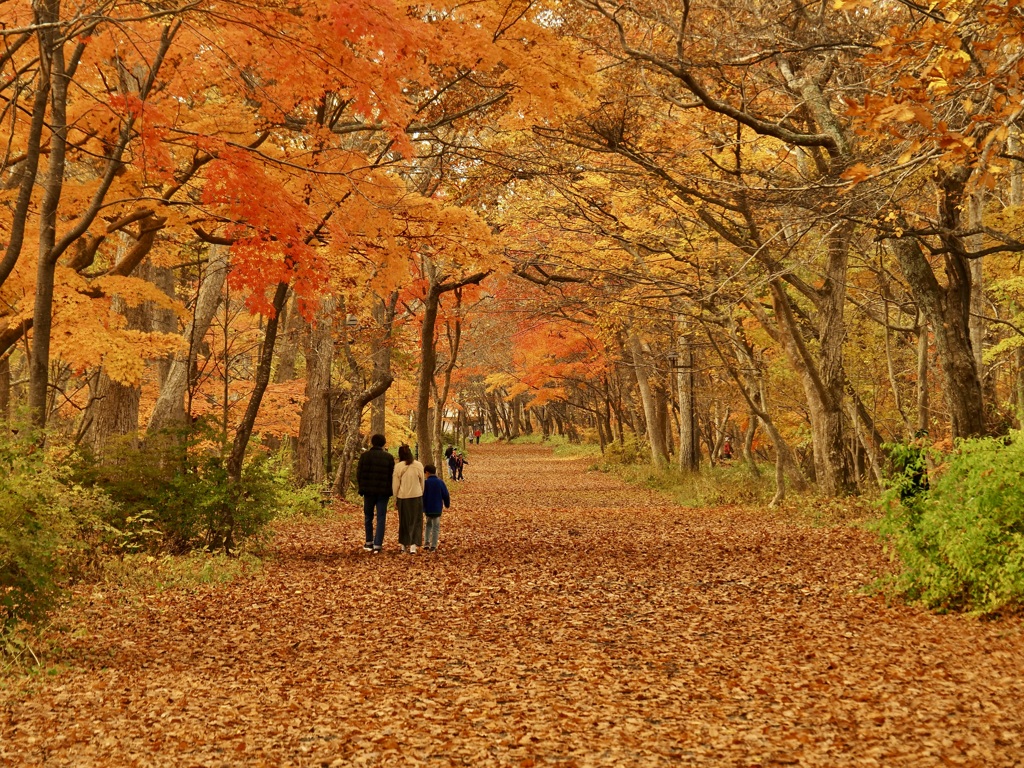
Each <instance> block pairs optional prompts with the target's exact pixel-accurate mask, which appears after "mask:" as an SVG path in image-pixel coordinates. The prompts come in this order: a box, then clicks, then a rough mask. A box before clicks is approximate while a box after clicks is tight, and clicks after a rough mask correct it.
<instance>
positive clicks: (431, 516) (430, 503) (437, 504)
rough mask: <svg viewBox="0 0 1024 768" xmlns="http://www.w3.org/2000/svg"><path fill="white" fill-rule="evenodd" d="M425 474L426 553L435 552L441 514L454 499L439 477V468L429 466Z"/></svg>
mask: <svg viewBox="0 0 1024 768" xmlns="http://www.w3.org/2000/svg"><path fill="white" fill-rule="evenodd" d="M423 474H424V475H425V476H426V480H424V482H423V514H425V515H426V516H427V530H426V531H425V537H424V538H425V539H426V541H424V542H423V544H424V550H425V551H427V552H435V551H436V550H437V539H438V537H439V536H440V535H441V513H442V512H443V511H444V510H445V508H447V507H450V506H451V505H452V499H451V496H449V495H448V486H447V485H445V484H444V480H442V479H441V478H440V477H438V476H437V467H435V466H434V465H433V464H427V466H425V467H424V468H423Z"/></svg>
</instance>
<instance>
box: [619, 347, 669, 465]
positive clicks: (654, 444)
mask: <svg viewBox="0 0 1024 768" xmlns="http://www.w3.org/2000/svg"><path fill="white" fill-rule="evenodd" d="M627 343H628V344H629V351H630V354H631V356H632V358H633V371H634V375H635V376H636V383H637V386H638V387H639V389H640V400H641V403H642V404H643V409H644V421H645V423H646V425H647V440H648V442H649V443H650V447H651V459H652V461H653V462H654V466H655V467H657V468H658V469H664V468H665V467H667V466H668V456H666V455H665V453H664V451H663V446H664V444H665V441H664V440H663V439H662V438H661V436H660V432H659V430H660V429H661V426H662V425H661V422H660V421H659V419H658V407H657V406H658V404H657V402H656V401H655V398H654V390H653V388H652V387H651V380H650V369H649V365H648V363H647V359H646V357H645V355H644V350H643V345H642V344H641V342H640V337H639V336H637V335H636V333H635V332H632V331H630V333H629V336H628V338H627Z"/></svg>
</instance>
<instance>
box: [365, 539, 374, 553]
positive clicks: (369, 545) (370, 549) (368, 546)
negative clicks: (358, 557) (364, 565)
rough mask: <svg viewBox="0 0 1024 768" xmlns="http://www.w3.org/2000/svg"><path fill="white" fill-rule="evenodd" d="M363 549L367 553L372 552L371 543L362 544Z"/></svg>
mask: <svg viewBox="0 0 1024 768" xmlns="http://www.w3.org/2000/svg"><path fill="white" fill-rule="evenodd" d="M363 549H365V550H366V551H367V552H373V542H372V541H368V542H366V543H365V544H363Z"/></svg>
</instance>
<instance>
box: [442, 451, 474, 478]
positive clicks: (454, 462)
mask: <svg viewBox="0 0 1024 768" xmlns="http://www.w3.org/2000/svg"><path fill="white" fill-rule="evenodd" d="M444 458H445V460H446V461H447V462H448V477H449V479H451V480H462V479H463V477H462V472H463V468H464V467H465V466H466V465H467V464H469V460H468V459H467V458H466V454H465V453H462V452H461V451H459V449H458V448H456V447H455V446H454V445H449V446H448V447H447V448H445V449H444Z"/></svg>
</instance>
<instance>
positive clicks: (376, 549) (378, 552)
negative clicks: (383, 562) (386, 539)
mask: <svg viewBox="0 0 1024 768" xmlns="http://www.w3.org/2000/svg"><path fill="white" fill-rule="evenodd" d="M380 550H381V547H374V548H373V554H375V555H379V554H380Z"/></svg>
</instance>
